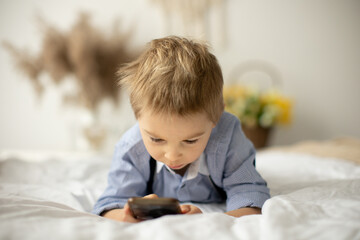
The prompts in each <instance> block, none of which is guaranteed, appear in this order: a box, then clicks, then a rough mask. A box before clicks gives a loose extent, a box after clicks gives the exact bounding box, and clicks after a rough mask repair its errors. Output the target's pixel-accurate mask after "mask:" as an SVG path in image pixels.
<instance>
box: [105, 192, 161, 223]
mask: <svg viewBox="0 0 360 240" xmlns="http://www.w3.org/2000/svg"><path fill="white" fill-rule="evenodd" d="M144 198H159V197H158V196H157V195H156V194H150V195H147V196H145V197H144ZM102 216H103V217H106V218H110V219H113V220H117V221H120V222H130V223H137V222H141V220H138V219H136V218H134V216H133V215H132V213H131V211H130V208H129V205H128V204H125V206H124V208H122V209H112V210H109V211H107V212H105V213H104V214H103V215H102Z"/></svg>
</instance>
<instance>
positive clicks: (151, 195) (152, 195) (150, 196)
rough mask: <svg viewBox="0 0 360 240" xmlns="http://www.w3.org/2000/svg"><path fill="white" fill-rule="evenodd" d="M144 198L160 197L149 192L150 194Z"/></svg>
mask: <svg viewBox="0 0 360 240" xmlns="http://www.w3.org/2000/svg"><path fill="white" fill-rule="evenodd" d="M144 198H159V197H158V195H156V194H149V195H146V196H145V197H144Z"/></svg>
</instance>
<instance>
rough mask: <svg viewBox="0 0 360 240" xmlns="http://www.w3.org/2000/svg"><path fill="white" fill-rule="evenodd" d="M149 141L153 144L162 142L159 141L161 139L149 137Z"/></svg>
mask: <svg viewBox="0 0 360 240" xmlns="http://www.w3.org/2000/svg"><path fill="white" fill-rule="evenodd" d="M150 140H151V141H153V142H156V143H160V142H163V141H164V140H163V139H161V138H152V137H150Z"/></svg>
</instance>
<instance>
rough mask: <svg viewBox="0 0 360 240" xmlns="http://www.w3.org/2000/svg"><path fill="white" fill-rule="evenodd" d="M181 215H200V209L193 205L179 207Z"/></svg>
mask: <svg viewBox="0 0 360 240" xmlns="http://www.w3.org/2000/svg"><path fill="white" fill-rule="evenodd" d="M180 208H181V213H182V214H197V213H202V211H201V210H200V208H198V207H196V206H194V205H181V206H180Z"/></svg>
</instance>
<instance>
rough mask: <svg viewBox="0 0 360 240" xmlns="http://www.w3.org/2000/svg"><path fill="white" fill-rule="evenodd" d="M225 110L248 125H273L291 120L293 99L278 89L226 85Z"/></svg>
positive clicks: (287, 122)
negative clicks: (263, 89)
mask: <svg viewBox="0 0 360 240" xmlns="http://www.w3.org/2000/svg"><path fill="white" fill-rule="evenodd" d="M223 94H224V101H225V110H226V111H228V112H230V113H232V114H234V115H235V116H237V117H238V118H239V119H240V121H241V122H242V124H244V125H246V126H248V127H254V126H256V125H259V126H262V127H271V126H274V125H276V124H289V123H290V122H291V109H292V101H291V100H290V99H289V98H287V97H285V96H283V95H282V94H281V93H280V92H279V91H277V90H276V89H270V90H268V91H265V92H260V91H258V90H256V89H252V88H249V87H245V86H240V85H233V86H225V87H224V92H223Z"/></svg>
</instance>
